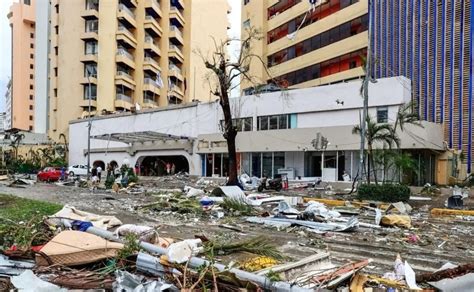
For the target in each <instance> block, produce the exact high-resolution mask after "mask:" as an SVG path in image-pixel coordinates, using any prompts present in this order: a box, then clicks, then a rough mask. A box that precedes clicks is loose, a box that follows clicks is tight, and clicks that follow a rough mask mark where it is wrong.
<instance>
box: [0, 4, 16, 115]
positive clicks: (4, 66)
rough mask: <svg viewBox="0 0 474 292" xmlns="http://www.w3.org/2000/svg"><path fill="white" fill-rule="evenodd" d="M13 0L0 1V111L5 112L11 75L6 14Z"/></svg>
mask: <svg viewBox="0 0 474 292" xmlns="http://www.w3.org/2000/svg"><path fill="white" fill-rule="evenodd" d="M12 2H13V0H0V40H1V41H0V52H2V53H1V54H0V111H1V112H3V111H4V110H5V91H6V89H7V83H8V80H9V78H10V75H11V68H10V67H11V60H10V57H11V35H10V25H9V24H8V18H7V14H8V12H9V10H10V5H11V3H12Z"/></svg>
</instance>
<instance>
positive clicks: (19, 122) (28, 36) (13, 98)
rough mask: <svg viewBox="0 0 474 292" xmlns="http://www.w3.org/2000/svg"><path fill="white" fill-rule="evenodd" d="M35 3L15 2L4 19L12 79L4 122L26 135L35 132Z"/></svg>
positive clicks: (23, 0) (33, 1)
mask: <svg viewBox="0 0 474 292" xmlns="http://www.w3.org/2000/svg"><path fill="white" fill-rule="evenodd" d="M35 2H36V1H35V0H20V2H14V3H13V4H12V6H11V7H10V12H9V13H8V15H7V17H8V19H9V21H10V27H11V33H12V38H11V40H12V58H11V59H12V65H11V68H12V72H11V76H12V77H11V90H10V91H11V92H10V101H9V106H10V109H9V110H7V118H6V120H7V121H10V123H9V126H10V128H18V129H21V130H26V131H32V130H33V129H34V90H35V76H34V75H35ZM7 103H8V101H7Z"/></svg>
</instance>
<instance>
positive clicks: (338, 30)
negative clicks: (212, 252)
mask: <svg viewBox="0 0 474 292" xmlns="http://www.w3.org/2000/svg"><path fill="white" fill-rule="evenodd" d="M368 23H369V19H368V15H367V14H366V15H364V16H361V17H358V18H356V19H353V20H351V21H349V22H346V23H344V24H341V25H339V26H337V27H335V28H332V29H330V30H328V31H325V32H323V33H320V34H318V35H315V36H313V37H311V38H309V39H306V40H304V41H301V42H299V43H297V44H295V45H293V46H291V47H288V48H286V49H283V50H281V51H278V52H276V53H274V54H272V55H270V56H268V59H267V64H268V66H269V67H271V66H275V65H278V64H281V63H283V62H286V61H288V60H291V59H294V58H297V57H300V56H302V55H304V54H307V53H309V52H312V51H315V50H318V49H320V48H323V47H325V46H328V45H331V44H333V43H336V42H338V41H341V40H343V39H346V38H348V37H350V36H352V35H355V34H358V33H361V32H363V31H366V30H367V29H368Z"/></svg>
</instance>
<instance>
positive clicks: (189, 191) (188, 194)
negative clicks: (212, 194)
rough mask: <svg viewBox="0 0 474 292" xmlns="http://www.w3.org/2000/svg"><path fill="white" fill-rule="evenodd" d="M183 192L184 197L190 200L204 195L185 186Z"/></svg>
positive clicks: (201, 191) (202, 192) (198, 190)
mask: <svg viewBox="0 0 474 292" xmlns="http://www.w3.org/2000/svg"><path fill="white" fill-rule="evenodd" d="M184 192H185V193H186V197H188V198H191V197H197V196H201V195H204V191H203V190H200V189H196V188H193V187H190V186H185V187H184Z"/></svg>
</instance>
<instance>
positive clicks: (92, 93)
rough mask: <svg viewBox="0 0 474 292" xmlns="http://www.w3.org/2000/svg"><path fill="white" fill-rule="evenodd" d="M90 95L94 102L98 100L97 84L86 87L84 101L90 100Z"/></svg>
mask: <svg viewBox="0 0 474 292" xmlns="http://www.w3.org/2000/svg"><path fill="white" fill-rule="evenodd" d="M89 87H90V93H89ZM89 94H90V97H91V99H92V100H96V99H97V85H95V84H90V85H89V84H86V85H84V99H85V100H87V99H89Z"/></svg>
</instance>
